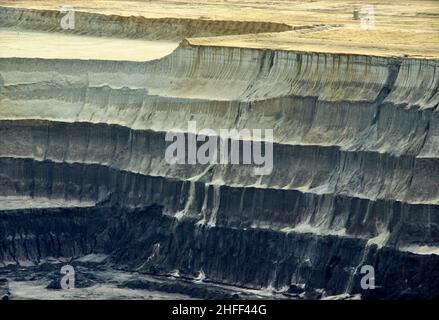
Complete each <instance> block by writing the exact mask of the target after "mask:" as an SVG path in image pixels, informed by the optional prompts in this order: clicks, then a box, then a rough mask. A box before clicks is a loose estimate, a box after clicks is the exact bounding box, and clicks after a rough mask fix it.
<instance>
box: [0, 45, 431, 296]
mask: <svg viewBox="0 0 439 320" xmlns="http://www.w3.org/2000/svg"><path fill="white" fill-rule="evenodd" d="M0 76H1V89H0V99H1V100H0V106H1V107H0V119H1V120H0V135H1V137H2V138H1V139H0V208H2V207H3V208H4V209H3V210H2V213H1V215H0V225H1V229H0V262H3V263H5V264H7V263H20V262H22V261H33V262H38V261H40V260H41V259H43V258H46V257H72V256H82V255H86V254H89V253H105V254H108V255H109V256H110V258H111V259H110V260H111V263H112V265H113V266H116V267H117V268H123V269H126V270H141V271H144V272H149V273H154V274H170V273H173V272H175V271H176V270H177V271H178V273H179V274H180V275H183V276H188V277H196V276H197V275H198V274H200V272H202V273H203V274H204V275H205V277H206V279H208V280H211V281H215V282H220V283H226V284H231V285H237V286H243V287H253V288H266V287H270V288H275V289H277V290H282V289H288V288H290V287H302V286H306V287H307V288H312V289H323V290H324V292H325V294H328V295H332V294H341V293H349V294H356V293H360V294H362V297H363V298H382V297H386V298H398V297H399V298H401V297H411V298H414V297H427V298H433V297H438V296H439V290H438V288H439V274H438V273H439V256H438V254H439V131H438V130H439V129H438V128H439V113H438V111H439V109H438V104H439V93H438V87H439V62H438V61H436V60H422V59H403V58H381V57H371V56H354V55H336V54H317V53H301V52H291V51H270V50H256V49H240V48H228V47H208V46H195V45H191V44H190V42H189V41H183V42H182V44H181V45H180V47H179V48H178V49H177V50H176V51H175V52H173V53H172V54H171V55H169V56H167V57H164V58H163V59H160V60H155V61H150V62H145V63H135V62H117V61H94V60H89V61H80V60H44V59H16V58H10V59H0ZM188 121H196V122H197V126H198V127H199V128H211V129H214V130H219V129H229V128H237V129H242V128H249V129H252V128H258V129H261V128H268V129H269V128H274V150H273V155H274V159H273V160H274V163H273V171H272V173H271V174H270V175H266V176H256V175H254V174H253V167H252V166H247V165H213V164H212V165H169V164H168V163H166V162H165V150H166V147H167V146H168V145H169V142H166V141H165V134H166V132H177V131H182V132H184V133H185V134H186V135H190V134H193V132H187V130H188V127H187V123H188ZM17 199H18V200H17ZM20 199H21V200H20ZM38 203H42V204H41V205H40V207H41V208H38V205H37V204H38ZM362 265H372V266H374V267H375V277H376V284H377V285H378V286H379V287H378V288H377V289H375V290H362V289H361V287H360V278H361V277H362V274H360V272H359V270H360V267H361V266H362Z"/></svg>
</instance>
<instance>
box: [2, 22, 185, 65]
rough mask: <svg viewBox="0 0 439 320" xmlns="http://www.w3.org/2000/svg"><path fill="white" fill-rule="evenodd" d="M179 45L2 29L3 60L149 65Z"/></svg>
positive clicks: (174, 43)
mask: <svg viewBox="0 0 439 320" xmlns="http://www.w3.org/2000/svg"><path fill="white" fill-rule="evenodd" d="M177 46H178V42H169V41H145V40H133V39H115V38H105V37H92V36H82V35H81V36H78V35H71V34H59V33H49V32H36V31H22V30H20V31H18V30H11V29H0V47H1V50H0V58H6V57H17V58H47V59H55V58H60V59H100V60H131V61H145V60H153V59H158V58H161V57H162V56H165V55H167V54H169V53H171V52H172V51H173V50H174V49H175V48H176V47H177Z"/></svg>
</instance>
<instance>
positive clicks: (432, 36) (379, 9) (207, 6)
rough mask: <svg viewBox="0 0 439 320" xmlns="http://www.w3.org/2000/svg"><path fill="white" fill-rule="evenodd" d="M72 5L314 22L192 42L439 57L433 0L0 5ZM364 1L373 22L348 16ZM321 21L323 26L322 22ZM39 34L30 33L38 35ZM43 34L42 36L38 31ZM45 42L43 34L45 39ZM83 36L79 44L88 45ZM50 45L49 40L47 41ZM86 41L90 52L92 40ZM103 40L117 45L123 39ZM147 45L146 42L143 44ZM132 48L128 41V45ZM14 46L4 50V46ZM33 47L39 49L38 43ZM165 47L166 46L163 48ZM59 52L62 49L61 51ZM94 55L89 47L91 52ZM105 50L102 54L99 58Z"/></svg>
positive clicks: (39, 5)
mask: <svg viewBox="0 0 439 320" xmlns="http://www.w3.org/2000/svg"><path fill="white" fill-rule="evenodd" d="M62 5H72V6H73V7H74V8H75V9H76V10H78V11H87V12H95V13H103V14H118V15H126V16H131V15H134V16H138V15H142V16H144V17H149V18H164V17H174V18H191V19H203V20H234V21H265V22H270V21H271V22H281V23H286V24H289V25H292V26H304V25H306V26H313V25H320V26H319V27H316V28H311V29H306V30H298V31H287V32H281V33H270V34H252V35H237V36H225V37H208V38H198V39H191V40H190V42H191V43H193V44H202V45H220V46H238V47H252V48H253V47H256V48H270V49H285V50H295V51H313V52H337V53H354V54H367V55H380V56H404V55H407V56H416V57H426V58H438V57H439V19H438V17H439V2H438V1H389V0H385V1H346V0H342V1H294V0H291V1H270V2H266V1H248V0H247V1H246V0H230V1H213V0H207V1H184V0H173V1H167V0H160V1H148V2H145V1H124V2H121V1H96V0H94V1H93V0H92V1H74V0H71V1H68V2H66V1H64V0H63V1H38V0H36V1H4V0H3V1H0V6H8V7H21V8H33V9H41V10H47V9H50V10H58V9H59V8H60V7H61V6H62ZM363 5H373V6H374V17H375V27H374V28H371V29H365V30H364V29H362V28H360V21H359V20H354V19H353V11H354V10H356V9H357V10H359V9H361V7H362V6H363ZM322 25H323V26H322ZM39 37H41V35H37V36H36V37H35V39H38V40H39ZM43 38H44V37H43ZM0 41H1V42H2V44H3V43H4V42H5V41H6V44H7V45H6V48H4V47H3V45H2V51H5V50H6V51H7V52H6V53H5V52H2V56H5V55H10V54H13V53H15V52H16V51H17V49H15V48H16V47H19V46H20V44H21V43H22V42H23V41H24V40H23V38H20V37H17V38H16V41H17V43H16V44H13V43H12V41H13V39H11V37H10V34H8V33H6V34H2V35H1V40H0ZM48 42H50V41H49V40H48V39H45V38H44V41H43V42H42V43H44V44H45V45H46V44H47V43H48ZM87 44H88V43H87V42H84V45H87ZM49 45H50V44H49ZM97 45H98V44H97V43H96V44H94V45H92V46H91V52H95V51H96V50H97V51H99V49H96V46H97ZM99 45H102V46H107V45H108V46H109V47H108V48H110V50H113V48H114V47H116V51H115V54H119V50H118V47H119V46H121V45H123V43H115V44H109V43H107V42H105V40H102V43H99ZM146 45H147V44H146ZM132 46H133V47H132V49H128V48H127V51H129V52H130V53H128V52H124V53H122V57H123V58H125V57H127V56H129V55H132V57H133V59H134V60H136V59H137V57H138V49H139V48H138V46H139V44H137V43H132ZM130 48H131V46H130ZM10 49H11V50H13V51H12V52H9V50H10ZM37 50H38V49H37ZM166 50H167V49H166ZM61 55H62V51H61ZM90 55H91V56H94V54H93V53H90ZM105 57H106V54H104V58H105Z"/></svg>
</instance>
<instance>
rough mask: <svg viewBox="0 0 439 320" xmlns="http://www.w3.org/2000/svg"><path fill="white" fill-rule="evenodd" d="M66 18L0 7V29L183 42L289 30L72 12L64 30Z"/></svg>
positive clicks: (269, 24) (251, 23)
mask: <svg viewBox="0 0 439 320" xmlns="http://www.w3.org/2000/svg"><path fill="white" fill-rule="evenodd" d="M65 15H66V13H63V12H60V11H57V10H35V9H23V8H10V7H0V27H6V28H8V27H14V28H18V29H23V30H35V31H48V32H65V33H74V34H80V35H93V36H107V37H123V38H133V39H146V40H182V39H184V38H188V37H208V36H219V35H236V34H247V33H261V32H281V31H287V30H291V29H292V27H291V26H289V25H287V24H283V23H275V22H258V21H227V20H203V19H182V18H146V17H142V16H120V15H109V14H99V13H95V12H84V11H75V25H74V28H73V29H68V30H63V29H62V28H61V25H60V21H61V20H62V18H63V17H64V16H65Z"/></svg>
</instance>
